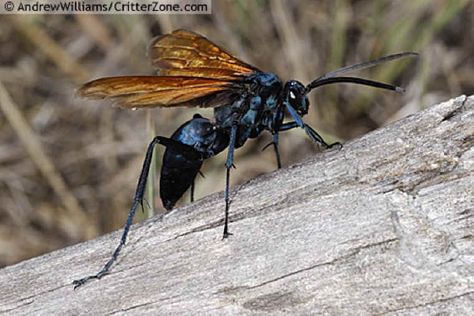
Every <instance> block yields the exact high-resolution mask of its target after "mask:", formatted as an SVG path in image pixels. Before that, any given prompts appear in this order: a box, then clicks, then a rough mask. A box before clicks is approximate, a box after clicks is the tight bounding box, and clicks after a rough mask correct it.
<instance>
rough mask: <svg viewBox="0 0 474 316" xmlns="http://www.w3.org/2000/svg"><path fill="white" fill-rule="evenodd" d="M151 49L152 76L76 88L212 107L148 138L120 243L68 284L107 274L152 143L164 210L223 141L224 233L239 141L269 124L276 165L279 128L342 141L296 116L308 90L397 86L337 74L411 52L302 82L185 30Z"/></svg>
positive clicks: (117, 97)
mask: <svg viewBox="0 0 474 316" xmlns="http://www.w3.org/2000/svg"><path fill="white" fill-rule="evenodd" d="M149 56H150V58H151V62H152V64H153V66H155V67H156V69H157V70H158V75H157V76H124V77H109V78H101V79H97V80H94V81H91V82H88V83H86V84H84V85H83V86H82V87H80V88H79V90H78V95H80V96H82V97H89V98H98V99H104V98H105V99H111V100H114V101H117V102H118V103H119V104H120V105H121V106H123V107H125V108H132V109H135V108H150V107H176V106H187V107H196V106H199V107H204V108H213V109H214V120H213V121H211V120H209V119H207V118H204V117H202V116H200V115H198V114H196V115H194V117H193V118H192V119H191V120H189V121H188V122H186V123H184V124H183V125H181V126H180V127H179V128H178V129H177V130H176V131H175V132H174V133H173V135H172V136H171V137H170V138H167V137H162V136H156V137H155V138H154V139H153V140H152V141H151V143H150V144H149V145H148V149H147V152H146V156H145V160H144V163H143V168H142V171H141V174H140V178H139V181H138V185H137V189H136V192H135V197H134V199H133V203H132V206H131V208H130V212H129V215H128V218H127V221H126V224H125V227H124V229H123V234H122V237H121V239H120V243H119V245H118V246H117V248H116V249H115V251H114V253H113V255H112V257H111V258H110V260H109V261H108V262H107V263H106V264H105V266H104V267H103V268H102V270H100V271H99V273H97V274H95V275H91V276H88V277H85V278H83V279H79V280H76V281H74V282H73V284H74V285H75V287H74V288H77V287H79V286H81V285H83V284H85V283H86V282H87V281H89V280H90V279H100V278H101V277H102V276H104V275H105V274H107V273H108V271H109V270H110V268H111V266H112V264H113V263H114V261H115V260H116V259H117V257H118V255H119V253H120V251H121V249H122V247H123V246H124V245H125V241H126V239H127V234H128V232H129V229H130V226H131V224H132V220H133V217H134V215H135V212H136V210H137V208H138V206H139V205H140V204H142V203H143V195H144V189H145V184H146V181H147V176H148V170H149V167H150V163H151V158H152V153H153V148H154V146H155V145H156V144H160V145H163V146H165V147H166V151H165V154H164V158H163V164H162V169H161V177H160V197H161V199H162V201H163V205H164V206H165V208H166V209H168V210H170V209H171V208H173V206H174V205H175V203H176V202H177V201H178V200H179V199H180V198H181V197H182V195H183V194H184V193H185V192H186V191H187V190H188V189H189V188H190V187H191V189H193V184H194V179H195V177H196V175H197V174H198V173H199V170H200V168H201V166H202V163H203V161H204V160H206V159H208V158H211V157H213V156H215V155H217V154H218V153H220V152H221V151H223V150H224V149H225V148H228V151H227V160H226V164H225V167H226V186H225V217H224V238H226V237H227V236H228V235H229V234H230V233H229V230H228V221H229V204H230V201H229V178H230V169H231V167H232V166H233V161H234V150H235V149H236V148H239V147H241V146H243V145H244V144H245V142H246V141H247V139H249V138H255V137H257V136H259V135H260V134H261V133H262V132H264V131H268V132H270V133H271V134H272V135H273V138H272V143H271V144H273V148H274V151H275V154H276V159H277V165H278V168H280V167H281V160H280V154H279V151H278V137H279V133H280V132H282V131H287V130H290V129H293V128H302V129H304V131H305V132H306V134H307V135H308V136H309V137H310V139H311V140H312V141H314V142H315V143H319V144H321V145H322V146H324V147H325V148H330V147H332V146H335V145H340V144H339V143H334V144H327V143H326V142H325V141H324V140H323V138H322V137H321V136H320V135H319V134H318V133H317V132H316V131H315V130H314V129H312V128H311V127H310V126H309V125H307V124H306V123H304V121H303V120H302V117H303V116H304V115H305V114H307V113H308V108H309V102H308V97H307V95H308V93H309V92H310V91H311V90H313V89H315V88H317V87H320V86H323V85H328V84H333V83H341V82H342V83H353V84H359V85H365V86H371V87H375V88H380V89H386V90H392V91H396V92H402V91H403V89H402V88H400V87H397V86H394V85H391V84H386V83H382V82H377V81H372V80H368V79H363V78H358V77H347V76H340V75H342V74H344V73H347V72H349V71H355V70H360V69H364V68H369V67H373V66H376V65H379V64H381V63H385V62H388V61H392V60H396V59H400V58H404V57H413V56H417V54H416V53H412V52H404V53H399V54H394V55H389V56H385V57H382V58H379V59H376V60H374V61H369V62H365V63H360V64H356V65H351V66H347V67H343V68H340V69H338V70H335V71H332V72H329V73H327V74H325V75H323V76H321V77H319V78H317V79H315V80H313V81H312V82H311V83H309V84H308V85H306V86H305V85H303V84H302V83H301V82H299V81H296V80H290V81H288V82H286V83H283V82H282V81H281V80H280V79H279V78H278V77H277V76H276V75H275V74H273V73H270V72H263V71H261V70H259V69H257V68H256V67H254V66H252V65H249V64H247V63H245V62H243V61H241V60H239V59H237V58H236V57H234V56H232V55H231V54H229V53H227V52H225V51H224V50H223V49H222V48H220V47H218V46H217V45H215V44H214V43H212V42H211V41H209V40H208V39H207V38H205V37H203V36H201V35H199V34H196V33H193V32H190V31H185V30H177V31H174V32H172V33H170V34H165V35H162V36H159V37H157V38H155V39H154V40H153V41H152V42H151V45H150V47H149ZM285 114H289V116H290V117H291V118H292V121H290V122H283V121H284V117H285ZM191 195H192V194H191Z"/></svg>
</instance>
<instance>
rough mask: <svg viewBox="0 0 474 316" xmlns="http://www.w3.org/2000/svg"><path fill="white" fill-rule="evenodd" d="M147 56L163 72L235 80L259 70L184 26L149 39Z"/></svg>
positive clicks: (173, 74) (169, 74)
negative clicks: (184, 28) (185, 28)
mask: <svg viewBox="0 0 474 316" xmlns="http://www.w3.org/2000/svg"><path fill="white" fill-rule="evenodd" d="M149 57H150V59H151V62H152V64H153V66H155V67H156V68H157V69H158V74H159V75H162V76H189V77H201V78H213V79H220V80H236V79H241V78H242V77H243V76H248V75H250V74H251V73H254V72H260V70H258V69H257V68H255V67H253V66H251V65H249V64H247V63H245V62H243V61H241V60H238V59H237V58H235V57H233V56H232V55H231V54H229V53H227V52H225V51H224V50H223V49H222V48H220V47H219V46H217V45H216V44H214V43H212V42H211V41H209V40H208V39H207V38H205V37H203V36H201V35H199V34H196V33H193V32H190V31H185V30H177V31H174V32H173V33H170V34H165V35H162V36H159V37H157V38H155V39H154V40H152V42H151V44H150V47H149Z"/></svg>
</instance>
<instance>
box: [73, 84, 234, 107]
mask: <svg viewBox="0 0 474 316" xmlns="http://www.w3.org/2000/svg"><path fill="white" fill-rule="evenodd" d="M237 88H238V87H236V86H234V85H233V83H232V82H228V81H222V80H221V81H219V80H214V79H207V78H192V77H170V76H125V77H109V78H101V79H97V80H94V81H90V82H88V83H86V84H84V85H83V86H82V87H81V88H79V90H78V91H77V94H78V95H79V96H82V97H89V98H96V99H104V98H106V99H111V100H113V101H117V102H118V103H119V104H120V105H121V106H123V107H126V108H144V107H155V106H163V107H175V106H201V107H214V106H219V105H222V104H223V102H226V101H227V97H229V96H231V95H232V94H235V92H236V89H237Z"/></svg>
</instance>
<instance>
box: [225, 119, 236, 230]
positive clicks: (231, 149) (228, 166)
mask: <svg viewBox="0 0 474 316" xmlns="http://www.w3.org/2000/svg"><path fill="white" fill-rule="evenodd" d="M237 128H238V125H237V124H232V129H231V131H230V141H229V149H228V151H227V160H226V163H225V168H226V178H225V215H224V235H223V238H227V237H228V236H229V235H232V234H231V233H229V206H230V199H229V185H230V169H231V168H232V166H233V165H234V149H235V141H236V138H237Z"/></svg>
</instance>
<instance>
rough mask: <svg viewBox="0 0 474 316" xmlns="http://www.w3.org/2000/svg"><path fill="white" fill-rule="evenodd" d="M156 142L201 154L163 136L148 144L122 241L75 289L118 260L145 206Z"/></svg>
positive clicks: (78, 281) (75, 281) (75, 285)
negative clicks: (131, 228)
mask: <svg viewBox="0 0 474 316" xmlns="http://www.w3.org/2000/svg"><path fill="white" fill-rule="evenodd" d="M156 144H161V145H164V146H166V147H172V148H175V149H178V150H181V151H182V152H184V153H186V154H189V155H192V156H194V155H196V156H199V154H198V153H197V152H196V151H195V150H194V149H193V148H192V147H190V146H187V145H184V144H182V143H180V142H178V141H175V140H173V139H169V138H166V137H162V136H156V137H155V138H154V139H153V140H152V141H151V143H150V144H149V145H148V148H147V151H146V155H145V160H144V161H143V167H142V171H141V173H140V178H139V179H138V184H137V189H136V191H135V196H134V198H133V202H132V206H131V207H130V211H129V213H128V217H127V222H126V223H125V226H124V228H123V232H122V237H121V238H120V243H119V245H118V246H117V248H115V250H114V252H113V254H112V257H111V258H110V259H109V261H107V263H106V264H105V265H104V267H103V268H102V269H101V270H100V271H99V272H98V273H97V274H95V275H90V276H87V277H85V278H82V279H79V280H74V282H73V284H74V289H77V288H78V287H80V286H81V285H83V284H85V283H87V282H88V281H89V280H91V279H100V278H102V277H103V276H104V275H106V274H107V273H108V272H109V270H110V268H111V267H112V264H113V263H114V262H115V261H116V260H117V257H118V256H119V254H120V251H121V250H122V247H123V246H124V245H125V242H126V240H127V236H128V232H129V230H130V226H132V222H133V217H134V216H135V213H136V211H137V208H138V206H139V205H142V207H143V195H144V192H145V186H146V181H147V178H148V172H149V170H150V164H151V158H152V156H153V149H154V147H155V145H156Z"/></svg>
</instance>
